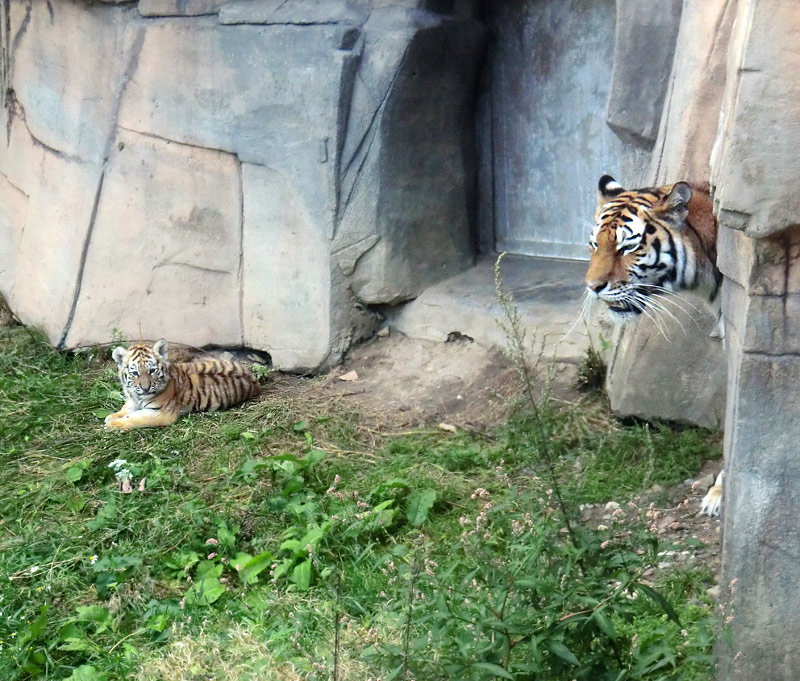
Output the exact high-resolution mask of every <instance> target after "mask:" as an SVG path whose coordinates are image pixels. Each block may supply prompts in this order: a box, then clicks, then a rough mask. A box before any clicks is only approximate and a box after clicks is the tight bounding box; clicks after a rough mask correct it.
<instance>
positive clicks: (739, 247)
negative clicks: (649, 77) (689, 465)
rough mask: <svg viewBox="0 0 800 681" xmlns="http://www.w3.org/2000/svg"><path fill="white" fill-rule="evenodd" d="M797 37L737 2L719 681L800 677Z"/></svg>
mask: <svg viewBox="0 0 800 681" xmlns="http://www.w3.org/2000/svg"><path fill="white" fill-rule="evenodd" d="M798 32H800V7H798V6H796V5H795V4H793V3H781V2H773V1H768V0H743V1H742V2H740V3H739V5H738V12H737V16H736V24H735V28H734V34H733V36H732V49H731V52H730V61H729V64H728V82H727V85H726V91H725V98H724V109H723V111H724V118H723V120H722V121H721V125H720V129H719V134H718V140H717V144H716V147H715V154H714V157H713V160H712V168H713V178H714V182H715V183H716V194H715V200H716V203H717V208H718V210H719V217H720V222H721V225H722V231H721V233H720V239H719V248H720V257H719V263H720V268H721V270H722V272H723V274H724V275H725V282H724V288H723V313H724V315H725V321H726V328H727V336H726V338H727V342H728V366H729V369H728V394H729V400H728V408H727V414H726V427H725V469H726V475H725V492H724V495H725V497H724V504H725V508H724V516H723V542H722V575H721V578H720V584H721V586H722V590H721V591H722V595H721V602H722V603H723V604H724V606H725V608H726V610H725V615H726V618H727V617H728V616H731V615H733V617H731V619H730V620H729V621H728V626H729V627H730V641H731V645H725V646H723V645H720V646H719V658H720V673H719V679H720V680H721V681H732V680H733V679H745V678H752V679H791V678H795V677H797V674H798V670H799V669H800V642H799V641H798V640H797V638H796V637H794V636H787V635H786V634H785V632H787V631H793V630H795V629H796V628H797V627H798V626H800V608H798V604H800V579H798V574H797V570H798V567H797V566H798V561H797V557H798V556H800V535H798V533H797V531H796V520H795V519H796V518H797V516H798V512H800V459H799V458H798V456H797V443H798V441H800V391H798V385H800V334H799V333H798V332H799V331H800V328H798V311H799V310H800V266H799V265H798V262H800V228H798V227H797V225H798V224H800V202H799V201H798V197H797V191H796V187H798V186H800V161H798V158H797V154H796V153H795V150H796V148H797V144H798V141H800V127H798V120H800V96H798V95H800V83H799V82H798V65H799V64H800V46H799V45H798V43H797V40H796V36H797V35H798ZM758 237H761V238H758ZM740 651H741V652H740Z"/></svg>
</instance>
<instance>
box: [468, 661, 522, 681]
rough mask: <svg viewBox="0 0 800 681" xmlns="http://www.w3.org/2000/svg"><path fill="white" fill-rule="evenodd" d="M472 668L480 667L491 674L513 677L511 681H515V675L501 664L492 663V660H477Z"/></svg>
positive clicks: (507, 677) (506, 677)
mask: <svg viewBox="0 0 800 681" xmlns="http://www.w3.org/2000/svg"><path fill="white" fill-rule="evenodd" d="M472 669H480V670H481V671H485V672H489V673H490V674H494V675H495V676H499V677H500V678H501V679H511V681H514V677H513V676H512V675H511V674H509V673H508V672H507V671H506V670H505V669H503V668H502V667H501V666H500V665H499V664H492V663H491V662H475V663H474V664H473V665H472Z"/></svg>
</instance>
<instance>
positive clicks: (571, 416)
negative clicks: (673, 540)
mask: <svg viewBox="0 0 800 681" xmlns="http://www.w3.org/2000/svg"><path fill="white" fill-rule="evenodd" d="M528 378H529V379H530V376H529V377H528ZM522 380H525V377H524V376H522ZM309 395H311V397H309ZM313 395H314V391H313V390H310V391H308V390H307V391H305V392H303V391H294V392H292V391H291V390H287V389H285V387H282V386H279V385H275V386H272V387H270V388H268V389H267V391H266V396H265V397H264V399H262V400H260V401H258V402H252V403H248V404H245V405H243V406H242V407H240V408H238V409H234V410H231V411H227V412H223V413H220V414H212V415H199V414H193V415H189V416H186V417H184V418H182V419H181V420H179V421H178V422H177V423H176V424H175V425H173V426H171V427H169V428H165V429H143V430H137V431H132V432H130V433H125V434H119V433H107V432H105V431H104V430H103V429H102V419H103V417H104V416H105V415H106V414H108V413H109V412H111V411H113V410H114V409H116V408H117V407H118V406H119V404H120V403H121V400H122V396H121V394H120V389H119V385H118V382H117V378H116V375H115V371H114V368H113V365H112V363H111V362H109V361H108V360H107V358H105V357H104V356H103V354H102V353H101V352H100V351H93V352H88V353H82V354H72V355H65V354H59V353H57V352H55V351H54V350H52V349H51V348H50V347H49V346H48V345H47V344H46V343H45V342H43V341H42V340H41V339H38V338H37V337H34V336H32V335H31V334H30V333H29V332H28V331H27V330H25V329H23V328H20V327H16V328H11V329H4V330H0V571H1V572H2V573H1V574H0V641H2V643H0V678H1V679H8V680H9V681H17V680H23V679H54V680H60V679H70V680H72V681H116V680H117V679H131V680H137V681H144V680H147V681H151V680H153V679H163V680H173V679H175V680H177V679H193V680H199V679H203V680H206V679H210V680H217V679H219V680H222V679H225V680H226V681H238V680H242V681H247V680H250V679H261V680H263V679H320V680H321V679H334V680H335V681H340V680H342V679H353V680H358V681H365V680H367V679H381V680H383V681H390V680H392V679H418V680H420V681H421V680H426V681H427V680H434V679H451V678H462V679H465V680H475V681H484V680H486V681H488V680H489V679H517V680H520V681H522V680H528V679H531V680H532V679H536V680H537V681H562V680H564V681H566V680H571V679H582V680H583V679H585V680H587V681H588V680H591V681H604V680H606V679H608V680H610V681H622V680H623V679H636V680H642V681H656V680H661V679H683V680H685V681H690V680H694V681H697V680H700V679H707V678H710V673H709V669H710V657H709V650H710V645H711V638H712V637H711V633H710V632H711V625H710V621H711V620H710V616H711V604H710V603H709V602H708V601H707V600H706V599H705V596H704V592H705V589H706V588H707V587H708V582H709V580H710V575H709V574H707V571H705V570H703V569H688V570H677V571H672V572H670V573H668V574H667V575H665V576H664V577H662V578H659V579H655V580H647V579H645V574H646V573H647V572H648V570H650V569H651V568H652V567H653V566H654V565H655V564H657V562H658V560H659V558H658V554H659V552H660V551H664V550H666V549H668V548H671V547H668V546H665V545H663V543H659V541H658V539H657V537H656V535H655V534H653V533H652V532H650V531H649V528H648V526H647V521H646V519H645V517H644V514H645V512H646V509H640V508H627V507H626V508H627V511H626V514H627V516H628V517H629V518H630V517H633V518H634V520H633V521H626V522H623V517H622V515H621V514H620V515H619V516H618V517H616V518H615V519H614V521H613V522H611V523H609V527H608V529H605V530H596V529H592V528H586V527H583V526H582V525H581V523H580V522H579V519H578V516H577V506H578V504H579V503H582V502H585V501H607V500H610V499H617V500H619V501H624V500H625V499H630V498H632V497H633V496H634V495H635V494H636V493H638V492H641V491H642V490H643V489H645V488H646V487H648V486H650V485H652V484H654V483H660V484H662V485H668V484H672V483H674V482H678V481H680V480H683V479H684V478H686V477H688V476H689V475H692V474H693V473H695V472H696V471H697V470H698V469H699V467H700V464H701V462H702V460H703V459H704V458H708V457H709V456H718V452H717V449H716V445H715V444H714V441H715V438H714V436H713V435H710V434H708V433H705V432H703V431H697V430H691V429H683V430H679V431H673V430H670V429H667V428H666V427H663V428H658V429H652V428H647V427H645V426H635V427H622V426H620V425H619V424H615V423H614V422H613V421H612V420H611V419H610V418H609V417H608V416H607V415H606V414H605V413H603V412H602V406H592V407H582V408H578V409H576V408H572V407H571V408H563V407H560V406H558V405H557V404H555V403H553V402H552V401H549V400H544V401H542V400H540V399H538V398H537V400H535V401H534V402H533V405H534V406H535V407H536V408H535V409H533V408H532V406H531V402H528V403H527V404H523V405H521V406H520V408H519V409H518V410H517V411H516V412H515V414H514V416H513V417H512V418H511V420H510V421H509V423H508V424H507V425H505V426H503V427H501V428H498V429H496V430H495V431H492V432H491V433H488V434H487V433H482V434H472V433H470V432H468V431H459V432H458V433H455V434H454V433H450V432H446V431H442V430H439V429H436V428H422V429H418V430H415V431H413V432H407V433H404V434H403V433H391V432H377V433H376V430H380V429H376V428H375V427H374V426H372V427H366V426H365V425H364V423H363V422H362V421H361V419H360V418H359V416H358V415H357V414H353V413H352V412H349V411H347V410H345V409H343V408H342V407H340V406H338V405H337V404H335V403H329V402H326V401H325V400H324V399H319V398H316V397H314V396H313ZM531 395H533V392H531Z"/></svg>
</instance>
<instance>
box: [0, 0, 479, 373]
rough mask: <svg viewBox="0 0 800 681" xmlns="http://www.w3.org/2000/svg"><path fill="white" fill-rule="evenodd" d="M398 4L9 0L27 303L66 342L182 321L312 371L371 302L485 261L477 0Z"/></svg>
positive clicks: (11, 184) (192, 333) (8, 212)
mask: <svg viewBox="0 0 800 681" xmlns="http://www.w3.org/2000/svg"><path fill="white" fill-rule="evenodd" d="M387 4H394V5H397V4H398V3H383V2H377V0H375V1H373V0H353V1H352V2H348V1H345V0H332V1H331V2H325V3H321V2H310V1H308V0H288V1H283V0H280V1H278V0H257V1H249V2H219V1H215V0H181V1H177V0H141V2H139V3H138V4H132V3H121V4H117V3H100V4H97V3H95V4H92V3H89V4H87V3H73V2H61V3H44V2H42V3H38V2H36V3H29V2H23V1H22V0H11V1H10V3H9V11H8V13H7V15H6V14H4V15H3V21H4V22H5V21H6V20H7V21H8V31H7V32H6V31H3V32H0V43H2V45H1V46H2V50H0V57H1V58H2V69H0V73H2V79H3V85H4V87H3V93H2V97H3V103H4V104H5V108H4V114H5V119H4V123H5V125H4V128H5V131H6V135H5V137H6V139H5V141H6V146H7V150H8V153H3V154H0V199H2V203H0V238H2V239H3V246H4V248H3V249H2V251H1V252H0V292H2V293H3V294H4V295H5V296H6V297H7V298H8V301H9V303H10V304H11V306H12V308H13V309H14V310H15V311H16V312H17V313H18V314H19V316H20V317H21V318H22V319H23V320H24V321H25V322H28V323H31V324H33V325H36V326H40V327H42V328H43V330H44V331H45V332H46V333H47V335H48V337H49V338H50V340H51V341H53V342H54V343H58V344H60V345H61V346H62V347H74V346H76V345H82V344H87V343H94V342H104V341H109V340H111V339H112V335H113V334H117V333H121V334H122V335H124V336H127V337H131V338H139V337H141V336H146V337H147V336H152V337H156V336H167V337H169V338H170V339H171V340H174V341H176V342H184V343H190V344H193V345H205V344H225V345H228V344H230V345H240V344H244V345H247V346H252V347H255V348H258V349H260V350H265V351H267V352H270V353H272V355H273V357H274V359H275V362H276V364H278V365H280V366H281V367H282V368H284V369H298V370H305V369H314V368H317V367H320V366H323V365H326V364H331V363H335V362H336V361H338V360H339V358H340V357H341V355H342V353H343V352H344V351H345V350H346V349H347V347H348V346H349V345H350V343H351V342H352V341H353V340H354V339H357V338H359V337H360V336H362V335H363V334H364V333H368V332H369V330H370V329H372V328H374V325H375V315H373V314H370V313H369V312H368V311H365V309H364V303H365V302H367V303H376V304H381V303H391V302H395V301H397V300H400V299H407V298H409V297H413V296H414V295H417V294H418V293H419V292H420V291H421V290H422V288H424V287H425V286H426V285H428V284H430V283H433V282H435V281H438V280H439V279H441V278H443V277H446V276H448V275H450V274H452V273H454V272H456V271H458V270H460V269H463V268H464V267H466V266H467V265H468V264H470V262H471V260H470V256H471V250H470V244H471V241H470V239H471V237H472V233H471V228H472V219H473V218H472V211H473V207H471V206H470V205H469V202H468V200H467V198H466V197H467V190H468V188H469V187H471V186H472V185H473V183H474V176H475V168H474V164H473V163H472V162H471V161H470V151H469V150H470V149H472V146H473V142H472V136H473V132H472V128H471V126H470V121H471V120H472V115H471V109H472V106H473V99H474V95H473V93H474V83H475V80H476V78H477V65H478V63H479V60H480V58H481V54H482V53H481V50H482V45H483V32H482V29H481V28H480V26H479V25H478V24H477V23H475V22H473V21H472V20H471V19H470V17H471V16H473V15H474V11H475V9H476V4H475V3H473V2H467V1H466V0H461V1H459V2H449V3H448V2H444V3H441V2H440V3H435V2H409V3H406V4H405V7H403V6H400V7H385V5H387ZM400 4H401V5H402V3H400ZM434 5H435V6H434ZM428 8H430V9H435V10H437V11H443V12H452V14H435V13H433V12H431V11H427V9H428ZM443 95H445V96H443ZM373 195H374V198H375V202H374V204H372V203H370V202H371V200H372V197H373ZM351 204H352V205H351ZM345 216H347V218H345ZM348 221H349V222H348ZM348 225H349V226H348ZM31 272H36V273H37V276H35V277H32V276H30V274H31Z"/></svg>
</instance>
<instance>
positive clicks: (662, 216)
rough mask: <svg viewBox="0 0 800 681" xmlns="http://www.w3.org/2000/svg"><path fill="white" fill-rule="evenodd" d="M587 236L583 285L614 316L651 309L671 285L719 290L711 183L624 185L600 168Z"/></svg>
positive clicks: (709, 293)
mask: <svg viewBox="0 0 800 681" xmlns="http://www.w3.org/2000/svg"><path fill="white" fill-rule="evenodd" d="M598 188H599V190H600V194H599V197H598V206H597V214H596V224H595V227H594V230H593V233H592V238H591V240H590V242H589V247H590V248H591V259H590V261H589V269H588V271H587V272H586V288H587V291H588V293H589V295H590V296H591V297H593V298H597V299H600V300H602V301H603V302H604V303H605V304H606V305H608V308H609V310H610V311H611V315H612V317H613V318H614V319H615V320H616V321H618V322H624V321H628V320H630V319H633V318H635V317H637V316H638V315H639V314H641V313H643V312H644V313H645V314H647V311H648V309H654V308H655V309H658V308H659V303H658V302H657V301H658V298H659V297H660V296H662V295H663V294H665V293H669V292H670V291H678V290H685V289H695V288H700V289H702V290H704V292H705V293H706V295H707V296H708V299H709V301H713V300H714V299H715V298H716V296H717V292H718V290H719V284H720V280H721V277H720V274H719V270H717V266H716V260H717V250H716V239H717V222H716V220H715V218H714V213H713V206H712V202H711V197H710V196H709V194H708V189H707V188H706V187H702V186H700V185H694V184H692V185H690V184H688V183H687V182H678V183H676V184H671V185H666V186H662V187H649V188H646V189H630V190H628V189H624V188H623V187H622V186H621V185H620V184H619V183H618V182H617V181H616V180H615V179H614V178H613V177H611V176H610V175H604V176H603V177H602V178H600V183H599V185H598Z"/></svg>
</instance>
